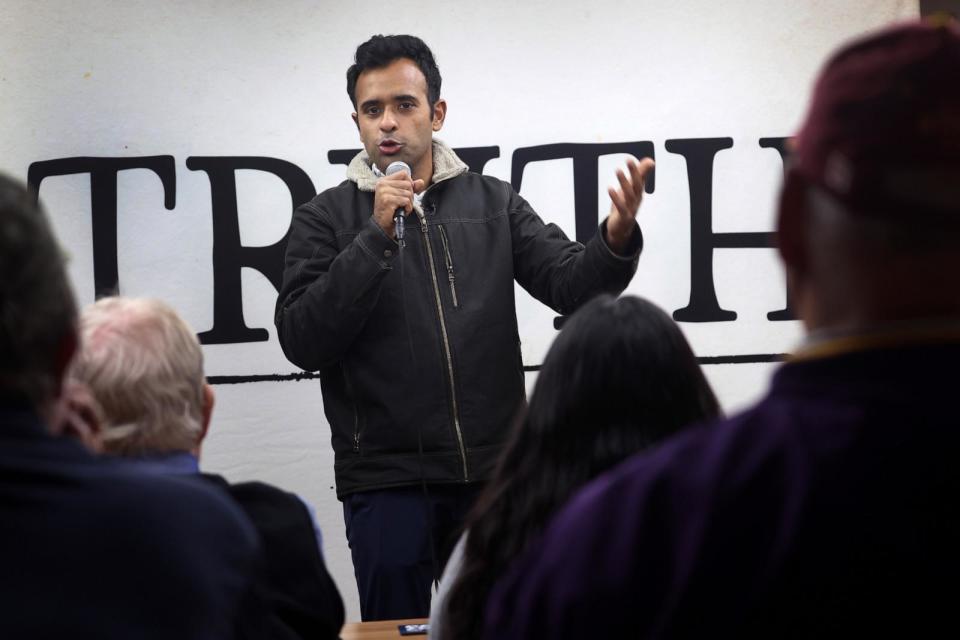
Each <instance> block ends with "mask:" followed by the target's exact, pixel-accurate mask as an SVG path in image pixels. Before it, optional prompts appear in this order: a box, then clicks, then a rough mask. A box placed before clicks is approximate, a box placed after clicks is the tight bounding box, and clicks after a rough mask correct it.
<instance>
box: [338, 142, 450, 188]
mask: <svg viewBox="0 0 960 640" xmlns="http://www.w3.org/2000/svg"><path fill="white" fill-rule="evenodd" d="M466 171H467V165H466V163H464V161H463V160H461V159H460V158H458V157H457V154H456V153H454V152H453V149H451V148H450V147H448V146H447V145H446V143H444V142H442V141H441V140H437V139H436V138H434V139H433V179H432V180H431V183H430V184H431V185H434V184H437V183H438V182H443V181H444V180H449V179H450V178H455V177H457V176H459V175H460V174H462V173H466ZM347 179H348V180H350V181H351V182H354V183H356V185H357V188H358V189H360V191H373V190H374V189H375V188H376V185H377V180H378V178H377V176H376V175H375V174H374V173H373V170H372V169H371V168H370V156H368V155H367V152H366V151H361V152H360V153H358V154H357V155H355V156H354V157H353V160H351V161H350V164H349V165H348V166H347Z"/></svg>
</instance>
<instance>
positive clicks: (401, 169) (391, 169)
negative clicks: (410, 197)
mask: <svg viewBox="0 0 960 640" xmlns="http://www.w3.org/2000/svg"><path fill="white" fill-rule="evenodd" d="M395 173H406V174H407V175H408V176H409V175H413V174H412V172H411V171H410V165H408V164H407V163H406V162H403V161H401V160H397V161H396V162H391V163H390V166H388V167H387V170H386V172H385V173H384V175H388V176H392V175H393V174H395Z"/></svg>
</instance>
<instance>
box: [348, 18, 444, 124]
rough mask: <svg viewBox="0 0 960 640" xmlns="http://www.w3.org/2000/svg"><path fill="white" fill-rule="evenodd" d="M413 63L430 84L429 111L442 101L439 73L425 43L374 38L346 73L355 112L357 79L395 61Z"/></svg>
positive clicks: (363, 46)
mask: <svg viewBox="0 0 960 640" xmlns="http://www.w3.org/2000/svg"><path fill="white" fill-rule="evenodd" d="M399 58H408V59H410V60H412V61H413V62H414V63H415V64H416V65H417V67H419V68H420V71H421V72H422V73H423V77H424V78H426V80H427V100H429V102H430V110H431V112H432V111H433V105H435V104H436V103H437V100H439V99H440V82H441V78H440V69H438V68H437V63H436V61H434V59H433V53H432V52H431V51H430V47H428V46H427V45H426V44H425V43H424V41H423V40H421V39H420V38H418V37H416V36H381V35H377V36H373V37H372V38H370V39H369V40H367V41H366V42H364V43H363V44H361V45H360V46H359V47H357V52H356V54H355V55H354V57H353V60H354V63H353V64H352V65H351V66H350V68H349V69H347V94H349V96H350V102H352V103H353V108H354V109H356V108H357V78H359V77H360V74H361V73H363V72H364V71H366V70H367V69H382V68H383V67H386V66H387V65H389V64H390V63H391V62H393V61H394V60H397V59H399Z"/></svg>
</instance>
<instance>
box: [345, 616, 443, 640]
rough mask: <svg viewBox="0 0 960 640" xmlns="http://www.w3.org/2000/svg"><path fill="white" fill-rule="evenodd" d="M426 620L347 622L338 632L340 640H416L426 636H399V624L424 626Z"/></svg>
mask: <svg viewBox="0 0 960 640" xmlns="http://www.w3.org/2000/svg"><path fill="white" fill-rule="evenodd" d="M426 622H427V619H426V618H413V619H410V620H378V621H376V622H348V623H347V624H345V625H343V630H342V631H340V638H341V640H397V639H399V638H403V639H404V640H417V639H418V638H419V639H421V640H422V639H423V638H426V637H427V635H426V634H422V635H416V636H402V635H400V629H399V626H400V625H401V624H426Z"/></svg>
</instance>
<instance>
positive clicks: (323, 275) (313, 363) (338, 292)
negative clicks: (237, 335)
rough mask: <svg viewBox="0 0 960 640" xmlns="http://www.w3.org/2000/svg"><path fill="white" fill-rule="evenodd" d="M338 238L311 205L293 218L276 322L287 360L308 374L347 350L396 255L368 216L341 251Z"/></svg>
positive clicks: (390, 242)
mask: <svg viewBox="0 0 960 640" xmlns="http://www.w3.org/2000/svg"><path fill="white" fill-rule="evenodd" d="M340 231H341V232H342V230H340ZM337 234H338V229H337V228H336V227H335V225H334V224H333V223H332V221H331V219H330V216H329V214H328V213H327V212H326V211H324V210H323V209H322V208H321V207H319V206H317V205H316V204H314V203H313V202H309V203H307V204H304V205H301V206H300V207H299V208H297V210H296V211H295V212H294V214H293V222H292V224H291V228H290V238H289V240H288V243H287V253H286V258H285V260H284V269H283V285H282V286H281V288H280V295H279V296H278V297H277V308H276V315H275V317H274V322H275V323H276V326H277V334H278V336H279V339H280V346H281V347H282V348H283V353H284V354H285V355H286V356H287V359H289V360H290V362H292V363H293V364H295V365H297V366H298V367H301V368H303V369H304V370H307V371H315V370H317V369H319V368H320V367H322V366H324V365H327V364H330V363H333V362H335V361H337V360H339V359H340V358H341V357H342V356H343V354H344V353H345V352H346V351H347V349H348V348H349V347H350V345H351V344H352V343H353V341H354V339H355V338H356V337H357V335H358V334H359V333H360V331H361V329H362V328H363V326H364V325H365V323H366V320H367V317H368V316H369V314H370V312H371V310H372V309H373V308H374V306H375V305H376V303H377V299H378V297H379V294H380V287H381V284H382V282H383V279H384V277H385V276H386V274H387V273H389V271H390V270H391V268H392V263H393V260H394V256H395V255H396V253H397V243H396V241H394V240H393V239H392V238H390V237H388V236H387V234H386V233H384V231H383V230H382V229H381V228H380V226H379V225H377V223H376V222H375V221H374V219H373V217H372V216H371V217H370V219H369V220H368V221H367V224H366V225H364V227H363V228H362V229H361V230H360V232H359V233H358V234H357V235H356V236H355V237H354V238H353V240H352V241H351V242H350V244H348V245H347V246H346V247H344V249H343V250H342V251H341V250H340V248H339V244H338V242H337Z"/></svg>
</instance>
